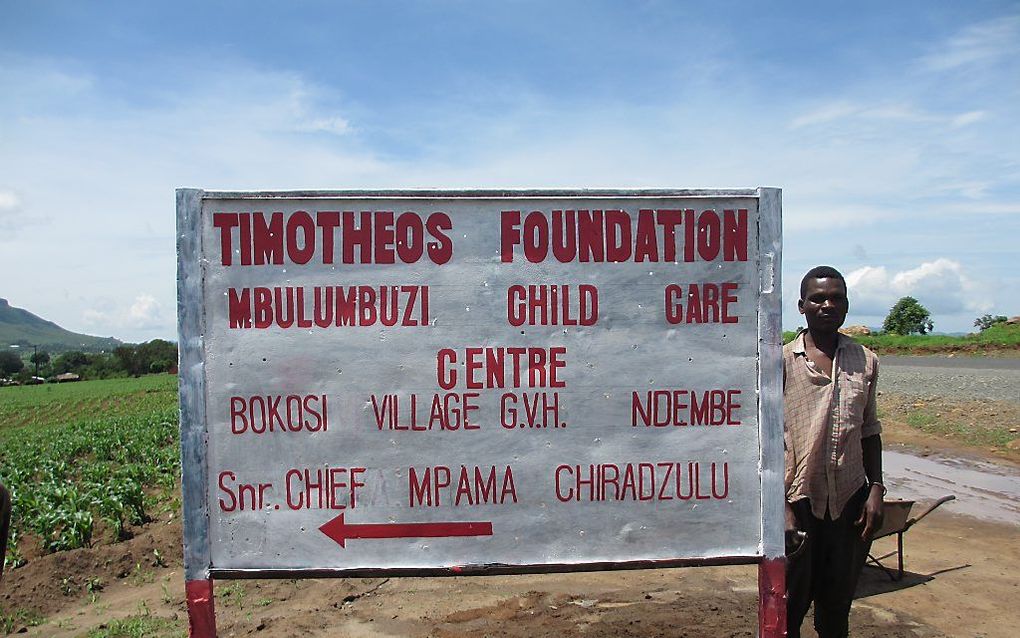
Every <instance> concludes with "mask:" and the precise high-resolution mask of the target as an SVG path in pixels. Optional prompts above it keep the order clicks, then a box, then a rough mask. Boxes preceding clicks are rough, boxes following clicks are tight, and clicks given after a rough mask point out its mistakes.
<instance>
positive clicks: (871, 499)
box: [855, 483, 884, 541]
mask: <svg viewBox="0 0 1020 638" xmlns="http://www.w3.org/2000/svg"><path fill="white" fill-rule="evenodd" d="M882 507H883V503H882V486H881V485H879V484H878V483H875V484H873V485H872V486H871V489H870V490H869V492H868V500H866V501H864V508H863V509H861V517H860V518H858V519H857V522H856V523H855V524H856V525H857V527H862V526H863V527H864V529H862V530H861V539H862V540H864V541H870V540H871V537H872V536H873V535H874V534H875V532H877V531H878V530H879V528H880V527H882V519H883V518H884V514H883V512H882Z"/></svg>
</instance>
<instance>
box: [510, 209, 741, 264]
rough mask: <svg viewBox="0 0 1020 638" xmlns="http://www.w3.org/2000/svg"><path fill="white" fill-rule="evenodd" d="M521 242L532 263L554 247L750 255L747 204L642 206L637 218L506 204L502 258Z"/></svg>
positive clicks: (594, 252) (591, 258) (588, 254)
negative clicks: (731, 206)
mask: <svg viewBox="0 0 1020 638" xmlns="http://www.w3.org/2000/svg"><path fill="white" fill-rule="evenodd" d="M678 227H679V229H680V230H679V232H678V230H677V229H678ZM518 247H519V248H520V249H521V250H522V251H523V253H524V258H525V259H527V260H528V261H530V262H532V263H540V262H543V261H546V260H547V259H548V258H549V253H550V252H552V257H553V258H554V259H555V260H556V261H559V262H562V263H566V262H572V261H580V262H624V261H634V262H639V263H640V262H678V261H686V262H691V261H715V260H717V259H720V258H721V259H722V260H724V261H747V209H744V208H741V209H740V210H724V211H723V213H722V215H721V216H720V215H719V213H717V212H716V211H715V210H704V211H701V212H700V213H698V212H696V211H694V210H693V209H690V208H688V209H686V210H678V209H677V210H672V209H659V210H649V209H642V210H641V211H639V212H638V215H637V221H636V222H635V221H634V219H633V218H632V217H631V215H630V214H629V213H628V212H627V211H624V210H604V211H603V210H554V211H552V213H551V214H549V213H546V212H545V211H540V210H536V211H532V212H530V213H528V214H526V215H524V216H523V217H522V215H521V211H519V210H505V211H503V213H502V216H501V217H500V258H501V259H502V260H503V261H504V262H512V261H514V251H515V248H518Z"/></svg>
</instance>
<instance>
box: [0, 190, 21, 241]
mask: <svg viewBox="0 0 1020 638" xmlns="http://www.w3.org/2000/svg"><path fill="white" fill-rule="evenodd" d="M20 208H21V200H19V199H18V196H17V195H15V194H14V193H12V192H10V191H0V231H2V232H3V234H4V235H7V234H9V233H11V232H12V231H14V230H15V229H16V227H17V225H16V221H17V215H18V211H19V209H20Z"/></svg>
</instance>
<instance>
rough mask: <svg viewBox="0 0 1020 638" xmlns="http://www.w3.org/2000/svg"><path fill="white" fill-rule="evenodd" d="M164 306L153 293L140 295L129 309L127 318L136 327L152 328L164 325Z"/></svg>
mask: <svg viewBox="0 0 1020 638" xmlns="http://www.w3.org/2000/svg"><path fill="white" fill-rule="evenodd" d="M162 315H163V313H162V308H161V306H160V304H159V302H158V301H156V298H155V297H153V296H152V295H139V296H138V297H136V298H135V302H134V303H133V304H131V307H130V308H129V309H128V314H127V319H128V322H129V323H130V325H131V326H132V327H134V328H151V327H158V326H160V325H162V321H163V316H162Z"/></svg>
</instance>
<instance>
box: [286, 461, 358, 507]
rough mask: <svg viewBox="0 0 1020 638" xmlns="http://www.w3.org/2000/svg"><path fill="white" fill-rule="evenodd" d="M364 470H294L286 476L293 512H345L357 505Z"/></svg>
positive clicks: (290, 505)
mask: <svg viewBox="0 0 1020 638" xmlns="http://www.w3.org/2000/svg"><path fill="white" fill-rule="evenodd" d="M364 473H365V468H363V467H351V468H347V467H327V468H321V467H317V468H292V469H289V470H287V474H286V475H285V476H284V479H285V480H286V485H287V507H289V508H290V509H292V510H306V509H320V510H322V509H326V510H342V509H347V508H348V507H354V506H355V505H357V496H358V489H359V488H362V487H365V482H364V481H363V480H361V479H360V477H361V475H362V474H364Z"/></svg>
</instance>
